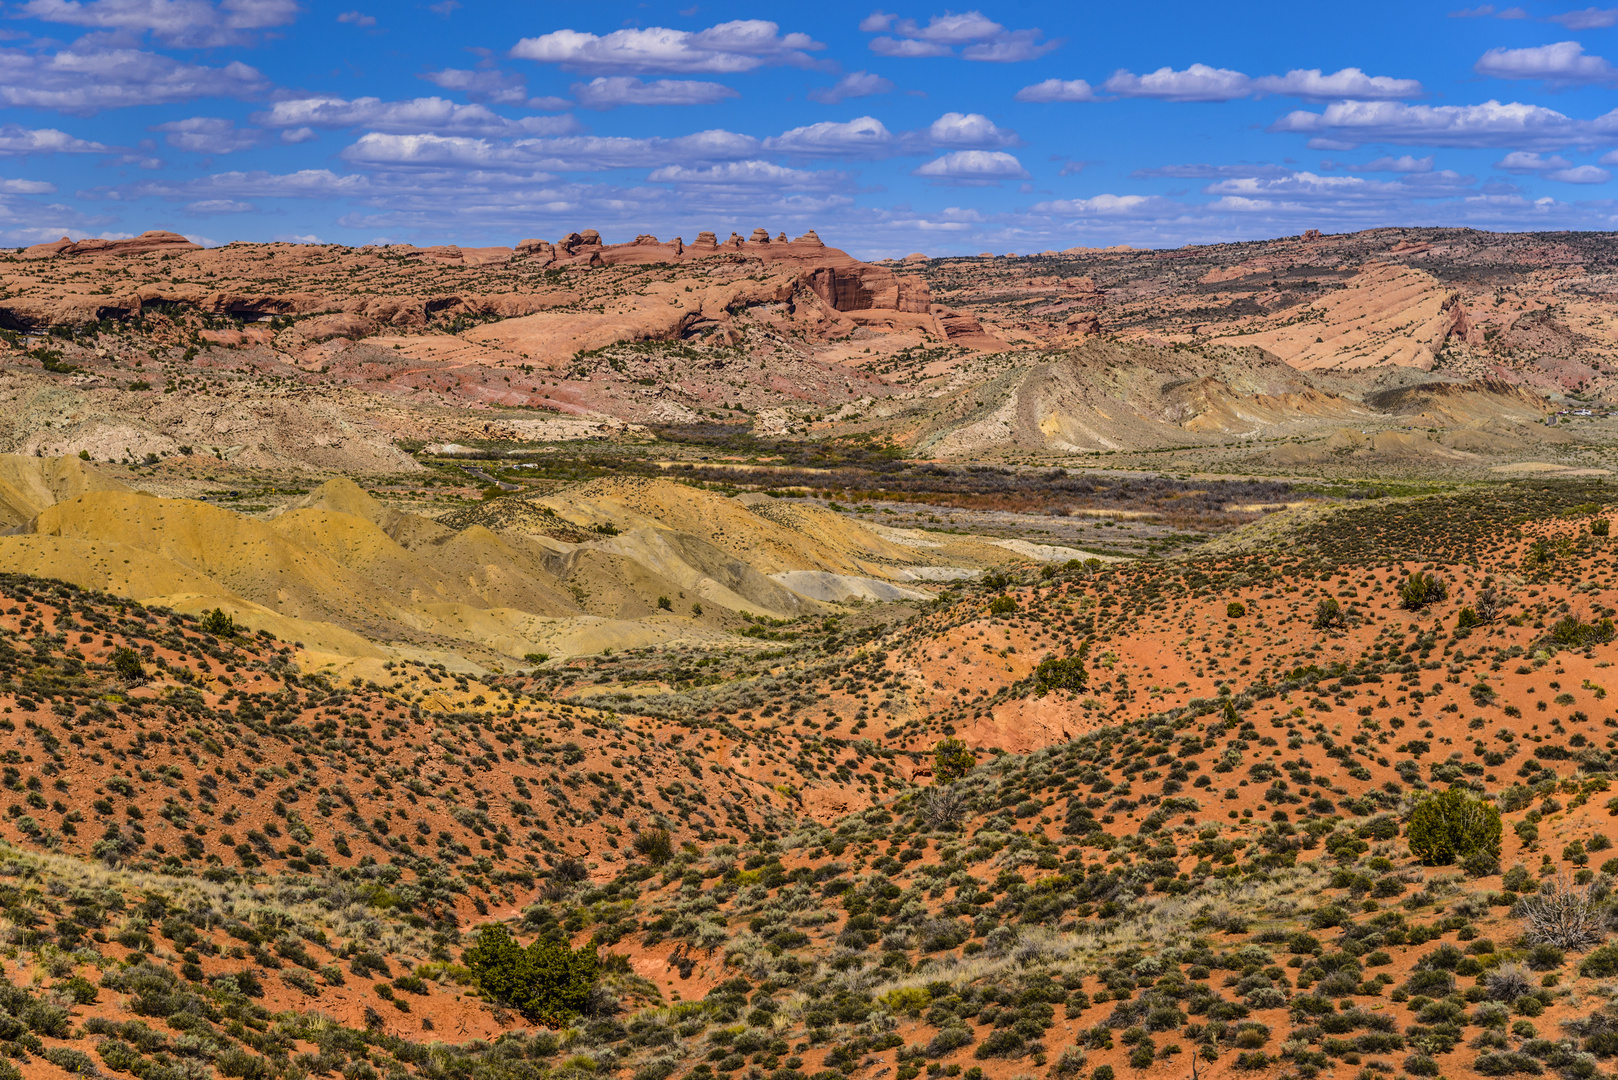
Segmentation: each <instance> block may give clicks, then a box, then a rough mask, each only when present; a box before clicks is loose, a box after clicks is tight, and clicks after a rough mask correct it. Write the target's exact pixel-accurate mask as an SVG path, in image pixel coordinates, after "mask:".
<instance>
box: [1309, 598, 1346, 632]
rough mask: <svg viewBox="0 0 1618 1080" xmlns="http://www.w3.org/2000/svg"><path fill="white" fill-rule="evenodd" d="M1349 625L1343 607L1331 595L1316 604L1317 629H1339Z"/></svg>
mask: <svg viewBox="0 0 1618 1080" xmlns="http://www.w3.org/2000/svg"><path fill="white" fill-rule="evenodd" d="M1347 625H1348V619H1347V617H1345V616H1344V615H1343V607H1342V605H1341V604H1339V603H1338V602H1337V601H1336V600H1333V599H1332V598H1331V597H1329V596H1328V597H1326V599H1324V600H1322V601H1321V602H1320V603H1318V604H1316V605H1315V629H1316V630H1337V629H1340V628H1342V627H1344V626H1347Z"/></svg>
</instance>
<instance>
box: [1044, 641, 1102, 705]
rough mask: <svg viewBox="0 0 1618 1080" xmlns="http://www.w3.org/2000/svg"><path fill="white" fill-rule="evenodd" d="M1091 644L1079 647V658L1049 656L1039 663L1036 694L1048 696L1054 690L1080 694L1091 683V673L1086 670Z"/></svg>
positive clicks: (1087, 643)
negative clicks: (1085, 662)
mask: <svg viewBox="0 0 1618 1080" xmlns="http://www.w3.org/2000/svg"><path fill="white" fill-rule="evenodd" d="M1089 646H1090V643H1089V642H1088V641H1087V642H1085V643H1084V644H1082V645H1080V646H1079V652H1078V655H1077V656H1064V657H1055V656H1047V657H1046V658H1045V659H1043V660H1041V661H1040V662H1039V667H1037V668H1035V669H1034V685H1035V692H1036V693H1038V694H1048V693H1050V692H1051V691H1052V690H1067V691H1070V692H1072V693H1078V692H1079V691H1081V690H1083V689H1084V687H1085V685H1086V684H1087V683H1088V682H1089V681H1090V673H1089V672H1088V671H1086V670H1085V669H1084V657H1085V655H1086V654H1087V653H1088V652H1089Z"/></svg>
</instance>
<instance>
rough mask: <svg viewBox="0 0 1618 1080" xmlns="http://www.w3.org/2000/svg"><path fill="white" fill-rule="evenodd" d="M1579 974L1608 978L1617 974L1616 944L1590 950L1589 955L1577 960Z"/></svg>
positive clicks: (1617, 952)
mask: <svg viewBox="0 0 1618 1080" xmlns="http://www.w3.org/2000/svg"><path fill="white" fill-rule="evenodd" d="M1579 974H1580V975H1583V976H1584V977H1585V978H1587V979H1610V978H1612V977H1613V976H1614V975H1618V944H1613V945H1603V946H1601V947H1600V948H1598V949H1592V950H1590V953H1589V955H1588V956H1586V957H1585V958H1584V959H1583V960H1580V961H1579Z"/></svg>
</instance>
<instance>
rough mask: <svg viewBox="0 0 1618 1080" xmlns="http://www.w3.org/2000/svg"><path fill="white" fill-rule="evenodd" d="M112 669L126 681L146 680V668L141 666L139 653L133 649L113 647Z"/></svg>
mask: <svg viewBox="0 0 1618 1080" xmlns="http://www.w3.org/2000/svg"><path fill="white" fill-rule="evenodd" d="M112 670H113V671H114V672H115V673H117V675H118V677H119V678H120V679H123V680H124V681H126V682H145V681H146V669H145V668H144V667H142V666H141V662H140V653H138V652H136V651H135V650H134V649H114V650H113V652H112Z"/></svg>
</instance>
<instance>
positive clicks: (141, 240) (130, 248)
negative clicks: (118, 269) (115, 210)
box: [22, 229, 202, 259]
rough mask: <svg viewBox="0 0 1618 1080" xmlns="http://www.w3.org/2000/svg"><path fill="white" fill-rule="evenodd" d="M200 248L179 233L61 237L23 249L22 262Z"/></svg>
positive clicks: (157, 231) (158, 232)
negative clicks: (116, 237) (111, 237)
mask: <svg viewBox="0 0 1618 1080" xmlns="http://www.w3.org/2000/svg"><path fill="white" fill-rule="evenodd" d="M201 250H202V245H201V244H193V243H192V242H191V241H189V240H187V239H186V238H185V237H183V236H181V235H180V234H179V233H173V232H167V231H165V230H163V229H152V230H150V231H148V232H143V233H141V234H140V235H139V236H135V237H130V238H128V239H125V240H100V239H96V238H94V237H91V238H87V239H84V240H77V241H75V240H69V239H68V238H67V237H65V236H64V237H62V238H61V239H60V240H53V241H52V242H50V243H48V244H35V245H34V246H33V247H30V248H24V249H23V253H22V257H23V258H25V259H54V258H60V257H62V256H65V255H89V254H97V255H144V254H146V253H147V252H149V251H162V252H171V251H201Z"/></svg>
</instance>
